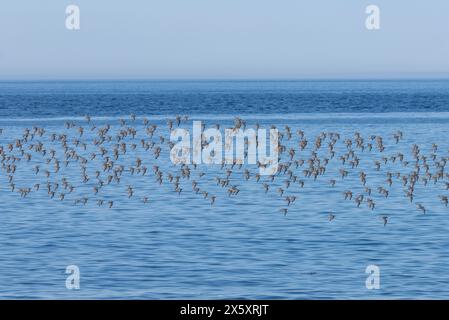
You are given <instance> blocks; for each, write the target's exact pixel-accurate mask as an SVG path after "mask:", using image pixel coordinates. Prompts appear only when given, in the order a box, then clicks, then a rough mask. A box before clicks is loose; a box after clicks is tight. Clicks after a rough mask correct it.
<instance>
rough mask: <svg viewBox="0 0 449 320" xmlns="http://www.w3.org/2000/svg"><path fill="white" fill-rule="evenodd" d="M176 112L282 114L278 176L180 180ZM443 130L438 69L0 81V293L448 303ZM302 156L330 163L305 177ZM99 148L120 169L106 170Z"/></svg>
mask: <svg viewBox="0 0 449 320" xmlns="http://www.w3.org/2000/svg"><path fill="white" fill-rule="evenodd" d="M178 115H179V116H180V117H179V118H178V119H181V120H180V124H179V127H181V128H184V129H186V130H192V125H193V121H201V122H202V123H203V124H204V125H205V127H206V128H209V127H214V126H215V125H219V128H220V129H222V130H224V128H230V127H233V126H235V123H236V121H239V120H238V119H241V120H243V121H244V126H245V128H256V126H257V127H260V128H266V129H270V128H274V127H275V128H278V129H279V131H280V132H282V133H283V138H282V141H281V144H282V145H285V146H286V152H285V153H283V154H282V156H281V162H282V163H288V162H290V163H291V166H290V167H289V169H288V170H290V171H291V173H288V172H284V173H279V174H276V175H275V176H274V177H269V176H261V177H259V178H260V180H259V181H258V180H257V173H258V168H257V166H256V165H251V164H243V166H241V167H240V166H239V165H234V166H232V165H229V164H228V165H225V166H224V167H222V166H221V165H219V164H213V165H210V164H198V165H197V166H196V167H195V168H194V166H193V165H192V164H190V165H189V168H190V170H191V173H190V177H184V176H182V175H181V171H180V169H181V167H180V165H175V164H174V163H173V162H172V161H171V158H170V146H169V145H168V142H169V141H170V128H169V125H168V123H169V121H173V127H174V128H176V127H177V126H178V124H177V120H176V117H177V116H178ZM86 116H89V117H90V118H89V119H88V118H87V117H86ZM236 119H237V120H236ZM80 127H82V128H83V129H84V130H83V132H82V133H80V130H79V128H80ZM286 127H288V129H286ZM102 128H108V130H109V131H108V135H109V136H110V139H109V140H108V139H106V140H105V141H103V142H102V143H100V144H98V139H99V136H98V132H99V130H101V129H102ZM148 128H154V133H153V135H152V136H151V135H150V134H149V133H148ZM133 130H135V136H133V134H132V132H133ZM286 130H290V132H291V138H289V137H288V134H287V133H286ZM337 133H338V137H339V139H337V140H338V141H337V142H336V143H335V147H334V151H335V156H334V157H331V155H330V153H329V147H328V144H329V142H330V141H331V139H332V137H336V134H337ZM118 136H120V137H121V139H116V138H117V137H118ZM24 137H28V138H27V140H26V141H25V140H24ZM357 137H359V138H358V140H359V142H360V141H362V142H361V144H362V145H363V147H361V146H360V145H356V140H357ZM379 137H381V141H382V148H379V145H378V142H379ZM448 138H449V80H431V79H428V80H414V79H409V80H405V79H404V80H298V81H293V80H288V81H287V80H285V81H283V80H276V81H274V80H263V81H256V80H238V81H237V80H176V81H175V80H151V81H150V80H148V81H146V80H129V81H126V80H120V81H93V80H92V81H1V82H0V150H3V156H2V152H0V160H1V163H0V166H1V167H0V244H1V247H0V298H2V299H422V298H424V299H448V298H449V281H448V275H449V237H448V235H449V208H448V207H447V206H446V205H445V204H444V201H443V200H442V199H443V198H442V197H447V196H449V191H448V188H449V184H448V183H449V176H448V175H447V173H448V171H447V169H445V168H444V164H445V161H447V160H449V158H448V157H449V142H448V140H449V139H448ZM317 139H318V140H320V142H321V146H320V147H319V148H317V147H316V143H317ZM360 139H361V140H360ZM62 140H64V141H65V148H64V146H63V144H62V143H61V141H62ZM142 140H144V144H145V143H153V144H152V146H151V147H150V148H149V149H148V148H147V149H146V148H144V145H143V144H141V143H142ZM304 140H307V145H306V146H305V147H304V148H303V149H301V143H300V141H304ZM348 140H350V141H351V142H352V145H351V146H348V145H347V141H348ZM122 143H125V144H126V146H127V150H126V153H124V152H122V151H120V157H119V158H118V159H114V153H113V150H114V148H119V149H120V145H121V144H122ZM18 144H19V145H21V146H19V145H18ZM370 144H371V146H372V149H371V150H369V145H370ZM39 146H43V149H45V150H46V151H45V152H42V148H41V149H40V150H38V147H39ZM157 146H160V155H156V154H155V152H154V148H156V147H157ZM101 147H103V148H104V150H103V151H104V152H105V153H104V154H103V155H102V153H101V152H102V151H101ZM10 148H11V149H10ZM290 149H294V150H295V151H296V152H295V154H294V156H293V158H292V159H290V156H289V155H288V151H289V150H290ZM380 149H382V150H380ZM351 150H353V152H354V153H353V154H352V155H351V154H348V153H350V151H351ZM416 150H419V155H420V156H419V159H416V158H415V157H414V153H415V155H416ZM52 151H53V152H54V156H53V157H52V155H51V154H52ZM72 151H73V152H72ZM67 152H72V153H71V154H72V155H73V154H76V155H77V156H79V157H81V158H78V159H74V158H75V157H71V158H66V155H67ZM93 154H94V156H93ZM314 154H315V156H316V157H317V158H319V159H320V163H321V165H322V163H323V162H324V161H325V159H327V160H328V164H327V165H326V171H325V172H324V173H323V174H320V175H318V176H317V177H313V176H307V174H306V172H305V171H307V168H309V165H310V162H309V160H310V159H311V158H312V157H313V155H314ZM27 155H29V156H30V158H27ZM401 155H402V156H403V160H402V161H401V160H400V158H401ZM105 157H109V160H111V161H114V165H117V166H119V165H121V166H123V168H124V172H123V174H122V178H121V180H120V181H119V182H118V181H112V182H111V183H110V184H107V183H106V180H107V176H108V175H109V174H110V171H107V169H106V170H105V168H104V166H103V161H104V159H105ZM341 157H343V159H342V158H341ZM138 158H139V159H140V160H141V161H142V165H141V167H142V166H145V167H147V169H148V170H147V172H143V171H142V170H138V165H137V164H136V161H137V159H138ZM424 158H425V160H424ZM55 159H58V166H59V167H60V168H59V169H58V170H57V169H56V165H55ZM80 159H85V160H86V161H85V162H84V163H81V161H80ZM355 159H356V160H357V161H356V162H357V164H356V165H355V164H354V162H355V161H354V160H355ZM301 160H303V163H301V162H302V161H301ZM65 161H67V162H65ZM295 161H296V163H295ZM298 163H299V164H298ZM155 166H157V170H156V169H155ZM426 166H427V167H428V169H427V170H426V169H425V167H426ZM12 167H14V172H11V168H12ZM141 167H140V168H141ZM417 167H419V168H420V169H419V170H420V171H419V174H418V175H419V179H418V181H417V182H416V184H415V186H414V198H413V201H410V199H409V197H407V194H406V193H407V190H408V189H407V188H408V187H409V186H410V179H411V175H412V174H413V172H414V171H416V170H417V169H416V168H417ZM36 168H39V172H36V171H37V169H36ZM446 168H447V166H446ZM155 170H156V171H155ZM227 170H229V171H231V173H229V178H228V180H229V186H225V187H223V186H221V185H220V183H219V182H218V181H219V179H221V180H226V177H227V174H228V173H227ZM244 170H248V171H249V173H250V177H249V178H248V179H247V178H246V177H245V174H244ZM341 170H345V171H346V172H347V175H346V176H345V177H344V178H342V177H341ZM159 171H160V172H161V173H162V182H159V181H157V174H158V173H157V172H159ZM361 172H363V173H364V174H366V180H367V182H366V184H365V185H363V184H362V183H361V180H360V174H361ZM438 172H441V177H440V178H438V179H433V177H434V176H435V175H436V174H437V173H438ZM388 174H390V176H391V183H390V182H389V181H388V177H389V176H388ZM83 175H84V176H83ZM169 175H172V176H174V177H175V178H174V180H176V179H178V180H179V185H178V190H176V187H175V186H174V184H173V181H172V182H170V181H169ZM86 176H87V177H88V180H87V181H86V180H85V178H86ZM176 177H178V178H176ZM404 177H405V178H408V181H407V182H406V183H404V180H403V178H404ZM271 179H273V180H271ZM286 180H289V181H290V182H291V183H290V185H287V184H288V182H286ZM331 180H335V181H334V182H335V185H332V184H331ZM64 181H66V183H65V182H64ZM100 181H101V182H102V183H104V185H103V186H102V187H101V188H100V190H99V191H95V187H98V186H99V183H100ZM193 181H195V183H196V186H197V187H198V190H199V191H195V190H194V186H193V185H192V182H193ZM264 183H266V184H267V185H269V190H268V191H267V192H266V191H265V190H264V187H263V184H264ZM12 184H14V188H13V187H12ZM37 184H39V186H40V187H39V189H38V190H37V188H38V187H37V186H36V185H37ZM68 185H70V186H72V187H73V191H72V192H70V191H69V190H68V188H67V186H68ZM48 186H50V187H49V188H50V190H53V191H54V194H53V196H51V192H48V189H47V188H48ZM231 186H235V187H236V188H238V190H239V192H238V194H236V195H229V193H228V188H229V187H231ZM129 188H131V189H132V196H130V194H129ZM367 188H369V189H370V192H368V191H367ZM27 189H29V192H25V194H24V193H23V192H21V190H22V191H23V190H27ZM179 189H182V191H179ZM279 189H282V190H283V192H282V194H281V191H279ZM381 190H387V191H388V196H385V192H384V191H381ZM347 191H351V192H352V193H353V197H352V199H346V200H345V192H347ZM205 192H207V194H205ZM61 194H62V196H61ZM212 195H214V196H215V197H216V198H215V201H214V202H213V201H212V200H211V199H212V198H211V196H212ZM358 195H363V196H364V200H363V201H362V203H361V205H360V206H357V204H356V203H355V202H354V199H355V198H356V196H358ZM61 197H63V199H61ZM286 197H290V199H293V197H294V201H293V202H292V203H290V204H288V200H287V199H286ZM367 199H371V200H372V201H373V202H375V207H374V209H372V208H370V207H369V206H368V205H367ZM110 202H113V206H112V207H111V208H109V203H110ZM212 202H213V203H212ZM419 205H421V207H422V208H425V212H424V210H422V209H421V208H420V207H419ZM284 209H287V211H285V210H284ZM331 216H332V219H331V218H330V217H331ZM385 218H386V219H387V223H386V224H385V223H384V222H385Z"/></svg>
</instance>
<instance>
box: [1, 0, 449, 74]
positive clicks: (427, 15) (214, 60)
mask: <svg viewBox="0 0 449 320" xmlns="http://www.w3.org/2000/svg"><path fill="white" fill-rule="evenodd" d="M70 4H76V5H78V6H79V8H80V12H81V29H80V30H78V31H70V30H67V29H66V27H65V19H66V14H65V8H66V6H67V5H70ZM370 4H375V5H378V6H379V8H380V21H381V24H380V26H381V28H380V30H376V31H370V30H367V29H366V28H365V20H366V17H367V14H366V13H365V9H366V7H367V6H368V5H370ZM448 14H449V3H448V2H447V1H443V0H435V1H433V2H432V4H429V3H424V2H420V3H416V2H413V3H410V2H409V1H405V0H398V1H395V2H394V3H393V2H391V1H386V0H371V1H357V0H348V1H345V2H344V3H343V2H338V3H337V2H336V1H331V0H318V1H314V2H311V1H298V0H285V1H284V2H282V4H280V3H277V2H274V1H269V0H248V1H245V2H241V1H238V0H228V1H226V2H214V3H211V2H210V1H206V0H193V1H190V2H186V1H181V0H169V1H164V2H162V1H154V0H149V1H148V0H147V1H143V0H136V1H134V2H133V3H132V5H130V4H129V3H128V4H127V3H111V2H108V1H105V0H98V1H95V3H94V2H92V1H86V0H76V1H75V0H73V1H57V0H43V1H40V2H39V3H37V2H36V3H29V2H27V1H25V0H17V1H14V2H11V3H4V4H2V5H1V6H0V37H1V40H2V41H1V46H0V80H38V79H67V80H70V79H80V80H81V79H111V80H112V79H323V78H324V79H365V78H376V79H379V78H449V59H448V58H447V57H449V41H447V32H448V30H449V19H447V15H448Z"/></svg>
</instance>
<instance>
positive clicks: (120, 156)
mask: <svg viewBox="0 0 449 320" xmlns="http://www.w3.org/2000/svg"><path fill="white" fill-rule="evenodd" d="M188 119H189V117H188V116H182V115H177V116H175V117H173V118H168V119H166V120H164V121H162V123H161V122H160V121H159V122H157V123H154V124H152V121H151V119H150V118H142V117H139V116H138V115H136V114H132V115H130V116H129V117H126V118H121V119H119V120H118V121H106V120H103V121H98V122H97V121H96V120H95V118H92V117H91V116H89V115H86V116H85V118H84V120H81V121H78V120H77V121H74V120H69V121H66V122H65V123H64V125H63V126H61V127H57V126H51V127H48V128H44V127H38V126H34V127H29V128H25V129H24V130H23V132H19V133H17V134H16V132H12V131H11V132H10V131H9V130H6V129H5V128H0V135H1V143H0V182H4V185H5V188H4V189H0V192H5V191H4V190H9V191H11V192H13V193H14V194H17V195H18V197H19V198H20V199H21V201H26V199H24V198H27V199H29V198H31V197H33V196H34V195H35V194H39V195H41V196H44V197H48V198H49V199H53V201H55V200H59V201H61V202H62V203H71V204H73V203H74V204H75V205H84V206H88V205H90V204H97V206H98V207H99V208H97V210H106V209H107V208H109V209H112V208H114V209H115V208H117V207H118V208H120V207H121V204H123V203H125V204H130V203H132V202H133V201H134V202H140V203H142V202H143V203H144V204H146V205H148V207H149V208H150V207H151V206H152V205H153V204H154V203H155V202H158V201H167V202H169V201H178V199H183V198H184V197H185V198H186V199H189V201H190V200H192V198H195V199H198V201H203V202H204V203H206V204H207V206H208V208H210V206H214V208H219V207H217V206H219V205H223V204H226V201H228V202H229V203H232V204H233V203H235V205H236V206H238V205H242V204H244V205H251V202H253V203H255V204H257V203H258V199H264V200H269V201H270V203H273V204H274V205H275V206H276V208H275V209H274V210H273V209H270V208H269V207H268V206H266V207H261V210H266V211H270V210H271V211H275V212H276V210H277V209H279V211H280V212H281V213H283V214H284V216H286V215H287V213H289V214H290V215H292V216H294V215H296V214H300V213H301V210H296V208H301V207H302V206H304V205H311V204H312V205H313V201H316V203H317V206H318V205H319V203H320V202H322V201H333V198H334V196H335V199H338V200H336V201H341V202H345V203H344V205H345V206H346V205H350V206H352V207H353V208H354V210H357V212H359V211H360V212H363V211H365V212H376V211H377V210H379V208H381V209H382V210H384V208H385V204H386V203H388V202H389V201H392V200H391V199H394V200H393V201H399V200H398V199H400V198H402V199H403V200H404V206H410V205H412V206H415V207H416V208H417V209H418V210H419V211H420V212H422V213H423V214H426V213H427V209H426V207H428V208H432V203H431V202H432V201H434V202H437V201H438V205H439V208H440V209H441V210H445V208H447V207H448V196H449V195H448V194H447V190H449V173H447V163H448V160H449V157H448V155H449V152H448V151H447V148H445V146H444V145H442V144H441V143H440V144H437V143H430V144H428V145H427V146H418V145H417V144H413V145H407V144H406V142H405V140H404V136H405V133H404V132H402V131H398V130H396V131H395V132H393V133H389V134H385V135H384V137H382V136H381V135H379V134H372V135H367V136H364V135H362V134H361V133H360V132H358V131H356V132H353V133H346V132H345V134H343V133H339V132H332V131H327V130H323V131H321V132H318V133H315V134H314V135H310V134H309V133H308V132H307V130H305V129H304V128H298V126H296V125H295V124H294V123H291V122H292V121H289V123H288V125H287V124H282V125H274V124H273V125H271V129H273V130H278V133H279V136H278V144H277V146H276V148H275V150H274V151H276V152H277V158H276V159H275V160H276V161H277V164H278V166H277V170H275V171H273V172H270V173H269V175H263V174H261V171H260V169H266V168H267V166H268V164H267V163H264V161H262V160H261V159H260V158H257V161H256V162H255V163H254V162H253V163H251V164H250V163H248V162H249V158H250V157H251V156H252V154H251V153H252V152H254V150H255V149H256V150H257V148H258V146H259V145H261V143H262V142H263V140H262V138H260V137H259V136H256V139H255V140H254V141H252V140H251V139H249V138H248V137H246V138H245V139H243V140H244V148H243V149H244V150H243V151H242V155H243V159H238V160H237V159H227V158H226V159H221V160H220V159H218V160H217V159H216V158H214V157H213V156H216V154H215V153H214V152H215V150H214V151H213V152H210V153H209V154H208V155H207V157H206V156H205V153H203V152H205V150H209V151H210V149H209V148H211V146H213V141H215V140H217V141H222V142H224V144H223V145H222V147H223V150H226V149H227V148H228V149H229V148H231V149H232V148H233V145H226V142H225V140H226V139H222V138H223V137H220V135H219V134H218V133H217V134H214V135H212V136H211V137H209V138H208V137H207V132H206V131H205V129H206V128H214V129H215V130H217V131H218V132H220V131H219V130H222V131H224V130H225V129H229V130H231V132H233V133H237V132H239V130H245V129H252V130H256V131H257V130H258V129H261V127H262V125H261V124H259V123H255V124H253V125H252V124H251V123H249V122H248V121H246V120H244V119H241V118H239V117H236V118H235V119H234V121H233V122H232V124H231V127H230V128H226V126H225V124H223V123H213V124H206V123H202V124H201V129H202V133H201V134H200V135H199V138H200V139H199V140H200V141H198V145H197V146H196V147H195V148H192V150H190V149H189V148H187V150H180V152H181V153H182V152H184V151H189V152H190V151H191V153H189V155H190V156H191V157H192V159H193V158H195V160H196V161H183V162H180V163H173V162H172V161H170V160H171V158H170V156H173V154H172V153H171V152H172V151H173V148H174V147H175V146H176V145H177V144H176V142H178V141H174V140H173V141H172V139H171V137H170V133H171V132H172V130H176V129H185V128H186V126H187V125H188V123H187V121H188ZM203 131H204V132H203ZM228 143H229V142H228ZM264 145H265V144H264ZM254 148H255V149H254ZM404 150H409V151H404ZM424 150H427V151H424ZM218 153H219V152H218ZM199 158H200V159H206V158H207V159H209V160H210V159H213V160H214V161H213V164H212V165H206V164H204V163H201V161H200V162H199V163H198V161H197V160H198V159H199ZM192 159H190V160H192ZM315 187H316V188H315ZM319 188H325V189H319ZM431 188H434V189H435V190H437V191H436V192H438V193H436V194H438V198H436V197H434V196H432V199H422V197H420V192H422V190H423V189H431ZM322 190H324V191H322ZM226 195H227V196H228V197H226ZM150 199H151V201H150ZM250 199H252V200H250ZM311 199H312V200H311ZM415 199H421V200H420V201H421V202H420V203H416V202H415ZM243 201H244V202H243ZM115 204H117V205H118V206H117V207H115ZM342 205H343V204H342ZM317 210H318V208H317ZM415 211H416V210H415ZM384 213H386V214H387V213H388V212H385V211H384ZM348 214H350V213H348ZM341 215H343V213H342V214H339V217H340V216H341ZM335 218H336V215H335V214H334V213H328V215H327V220H328V221H329V222H331V221H333V220H334V219H335ZM381 219H382V221H383V223H384V226H386V225H387V223H388V221H389V220H388V217H387V215H383V216H381Z"/></svg>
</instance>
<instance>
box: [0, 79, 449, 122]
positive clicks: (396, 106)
mask: <svg viewBox="0 0 449 320" xmlns="http://www.w3.org/2000/svg"><path fill="white" fill-rule="evenodd" d="M448 111H449V80H423V81H415V80H402V81H393V80H384V81H343V80H342V81H318V80H317V81H101V82H98V81H61V82H52V81H44V82H32V81H26V82H0V118H32V119H35V118H47V117H61V116H84V115H86V114H88V115H93V116H123V115H129V114H130V113H134V114H136V115H176V114H190V115H205V114H208V115H215V114H228V115H234V116H235V115H239V114H264V115H273V114H291V113H325V112H330V113H341V112H345V113H347V112H351V113H354V112H355V113H360V112H369V113H379V112H448Z"/></svg>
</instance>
